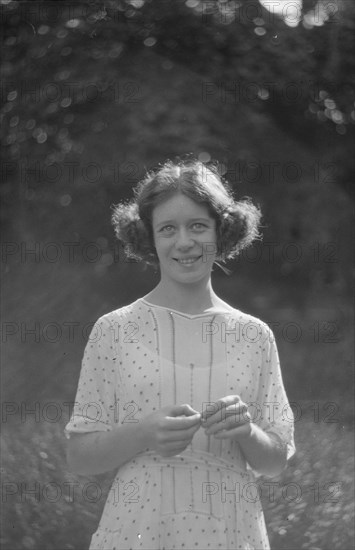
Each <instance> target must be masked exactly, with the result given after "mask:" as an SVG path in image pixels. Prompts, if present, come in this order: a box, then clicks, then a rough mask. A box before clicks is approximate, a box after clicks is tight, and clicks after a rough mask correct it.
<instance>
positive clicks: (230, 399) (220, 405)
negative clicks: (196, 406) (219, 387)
mask: <svg viewBox="0 0 355 550" xmlns="http://www.w3.org/2000/svg"><path fill="white" fill-rule="evenodd" d="M239 401H240V397H239V395H227V396H226V397H222V398H221V399H218V401H216V402H215V403H207V404H206V407H205V409H204V411H203V412H202V414H201V416H202V421H206V420H207V419H208V418H209V417H211V416H212V415H214V414H217V413H218V412H219V411H220V410H222V409H225V408H226V407H229V406H230V405H234V404H235V403H238V402H239Z"/></svg>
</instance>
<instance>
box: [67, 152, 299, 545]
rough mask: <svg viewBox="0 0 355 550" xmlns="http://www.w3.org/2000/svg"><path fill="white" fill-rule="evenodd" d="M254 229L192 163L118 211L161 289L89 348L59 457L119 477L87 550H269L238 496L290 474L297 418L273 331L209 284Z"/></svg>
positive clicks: (160, 175) (117, 220)
mask: <svg viewBox="0 0 355 550" xmlns="http://www.w3.org/2000/svg"><path fill="white" fill-rule="evenodd" d="M259 220H260V212H259V210H258V209H257V208H256V207H255V206H253V204H252V203H251V202H250V201H239V202H237V201H235V200H234V199H233V196H232V194H231V192H230V191H229V190H228V188H227V186H225V185H224V184H223V183H222V181H221V179H220V177H219V176H218V174H217V172H216V171H214V170H212V169H210V168H207V167H206V166H205V165H203V164H202V163H200V162H189V163H183V162H182V163H178V164H173V163H171V162H168V163H166V164H165V165H164V166H163V167H162V168H160V169H159V170H158V171H157V172H154V173H151V174H148V176H147V177H146V178H145V179H144V180H143V182H142V183H141V184H140V185H139V186H138V187H137V189H136V191H135V199H134V200H133V201H131V202H130V203H128V204H120V205H118V206H116V207H115V210H114V214H113V223H114V225H115V230H116V234H117V236H118V238H119V239H120V240H121V241H122V242H123V243H124V245H125V247H126V250H127V253H128V254H129V255H133V256H134V257H136V258H139V259H141V260H143V261H145V262H147V263H150V264H153V265H156V266H159V269H160V281H159V283H158V285H157V286H156V287H155V288H154V289H153V290H152V291H151V292H150V293H149V294H148V295H146V296H144V297H143V298H139V299H137V300H136V301H135V302H134V303H132V304H129V305H127V306H126V307H123V308H121V309H118V310H116V311H112V312H111V313H108V314H106V315H104V316H103V317H101V318H100V319H99V320H98V322H97V326H96V328H99V329H100V334H101V338H100V339H99V340H98V339H97V338H96V339H95V338H91V339H90V340H89V343H88V345H87V347H86V350H85V355H84V361H83V366H82V371H81V375H80V380H79V387H78V391H77V396H76V399H75V407H74V412H73V415H72V418H71V420H70V422H69V424H68V425H67V427H66V433H67V435H68V437H69V438H70V440H69V447H68V460H69V463H70V465H71V467H72V468H73V469H74V470H76V471H77V472H79V473H83V474H95V473H101V472H105V471H108V470H112V469H114V468H115V469H117V468H118V472H117V475H116V478H115V481H114V484H113V486H112V491H111V492H110V494H109V496H108V499H107V502H106V505H105V509H104V511H103V514H102V518H101V521H100V525H99V527H98V529H97V531H96V532H95V533H94V535H93V537H92V541H91V546H90V548H91V550H94V549H100V550H103V549H105V550H108V549H110V550H114V549H116V550H118V549H120V550H128V549H132V550H138V549H144V550H164V549H167V548H175V549H181V548H186V549H190V548H200V549H203V550H206V549H208V548H210V549H213V550H214V549H217V548H220V549H224V550H227V549H243V550H252V549H256V548H257V549H261V550H266V549H268V548H269V543H268V537H267V532H266V528H265V523H264V517H263V512H262V508H261V505H260V502H259V501H258V500H257V501H255V500H254V499H253V500H250V499H243V497H240V494H238V491H242V492H243V489H244V487H249V488H250V487H251V486H252V485H253V483H254V480H255V477H254V471H256V472H259V473H262V474H265V475H269V476H273V475H276V474H278V473H280V472H281V470H282V469H283V468H284V467H285V464H286V460H287V458H288V457H290V456H291V455H292V454H293V452H294V442H293V423H292V412H291V411H290V408H289V405H288V401H287V397H286V393H285V390H284V387H283V383H282V377H281V372H280V366H279V362H278V355H277V348H276V344H275V340H274V338H273V335H272V332H271V330H270V329H269V327H268V326H267V325H266V324H265V323H263V322H262V321H260V320H259V319H256V318H254V317H252V316H250V315H248V314H246V313H243V312H241V311H239V310H237V309H234V308H232V307H231V306H230V305H229V304H227V303H226V302H224V301H223V300H221V299H220V298H219V297H218V296H217V295H216V293H215V292H214V290H213V288H212V283H211V272H212V268H213V264H214V263H215V262H216V261H217V260H219V261H224V260H225V259H228V258H233V257H234V256H235V255H237V254H238V252H239V251H240V250H241V249H242V248H243V247H245V246H247V245H248V244H250V243H251V242H252V241H253V239H254V238H256V237H257V236H258V224H259ZM117 326H119V327H123V330H124V331H126V332H125V334H124V336H123V337H122V338H120V339H118V338H117V337H116V336H115V335H117V330H115V329H117ZM132 327H134V338H132V330H131V329H132ZM96 328H95V327H94V329H93V330H94V331H96ZM132 344H133V346H132ZM88 404H91V405H93V404H95V405H96V408H94V412H95V414H94V413H92V412H91V413H90V410H91V411H92V410H93V409H92V407H91V409H89V407H88ZM127 404H128V405H129V414H128V415H127V414H125V415H122V414H120V411H121V409H123V410H127ZM270 404H273V406H272V407H270ZM253 410H256V412H257V414H256V415H254V417H253V414H252V413H253ZM285 410H287V415H285V414H283V412H284V411H285ZM119 491H120V492H119ZM118 494H119V495H120V497H121V498H117V495H118Z"/></svg>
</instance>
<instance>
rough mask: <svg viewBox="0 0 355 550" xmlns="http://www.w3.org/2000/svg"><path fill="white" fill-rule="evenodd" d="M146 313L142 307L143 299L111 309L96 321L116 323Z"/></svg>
mask: <svg viewBox="0 0 355 550" xmlns="http://www.w3.org/2000/svg"><path fill="white" fill-rule="evenodd" d="M143 314H144V309H143V308H142V304H141V299H138V300H135V301H134V302H131V303H130V304H127V305H125V306H121V307H119V308H117V309H114V310H112V311H109V312H108V313H105V314H104V315H101V317H99V318H98V320H97V321H96V323H98V324H110V325H112V324H114V323H117V322H127V323H128V322H130V320H132V321H133V320H135V319H137V318H138V319H139V318H140V316H141V315H143Z"/></svg>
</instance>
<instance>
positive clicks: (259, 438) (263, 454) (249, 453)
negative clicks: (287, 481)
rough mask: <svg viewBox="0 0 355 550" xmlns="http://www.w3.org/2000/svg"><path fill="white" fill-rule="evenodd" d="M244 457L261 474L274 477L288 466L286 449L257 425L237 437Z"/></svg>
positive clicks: (251, 424) (251, 425)
mask: <svg viewBox="0 0 355 550" xmlns="http://www.w3.org/2000/svg"><path fill="white" fill-rule="evenodd" d="M237 441H238V443H239V445H240V447H241V449H242V452H243V455H244V457H245V459H246V461H247V462H248V463H249V464H250V466H251V467H252V468H253V469H254V470H256V471H257V472H259V473H260V474H263V475H267V476H270V477H274V476H276V475H278V474H280V473H281V472H282V470H283V469H284V468H285V466H286V462H287V456H286V449H285V448H284V447H283V446H282V445H280V443H279V442H278V441H275V440H274V439H273V438H271V437H270V436H269V435H268V434H267V433H266V432H264V430H262V429H261V428H259V426H257V425H256V424H253V423H250V430H248V432H246V431H245V432H244V431H242V430H241V434H240V436H239V437H237Z"/></svg>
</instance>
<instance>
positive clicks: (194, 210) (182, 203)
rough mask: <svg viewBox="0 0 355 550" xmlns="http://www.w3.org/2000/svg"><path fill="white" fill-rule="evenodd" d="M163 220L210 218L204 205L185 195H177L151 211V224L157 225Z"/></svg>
mask: <svg viewBox="0 0 355 550" xmlns="http://www.w3.org/2000/svg"><path fill="white" fill-rule="evenodd" d="M165 218H169V219H179V220H183V219H189V218H208V219H211V218H212V216H211V214H210V212H209V209H208V206H207V205H206V204H204V203H198V202H196V201H194V200H193V199H190V198H189V197H187V196H186V195H183V194H181V193H177V194H175V195H173V196H171V197H169V198H167V199H166V200H165V201H164V202H162V203H160V204H158V205H157V206H156V207H155V208H154V209H153V222H155V223H159V222H160V220H162V219H165Z"/></svg>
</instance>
